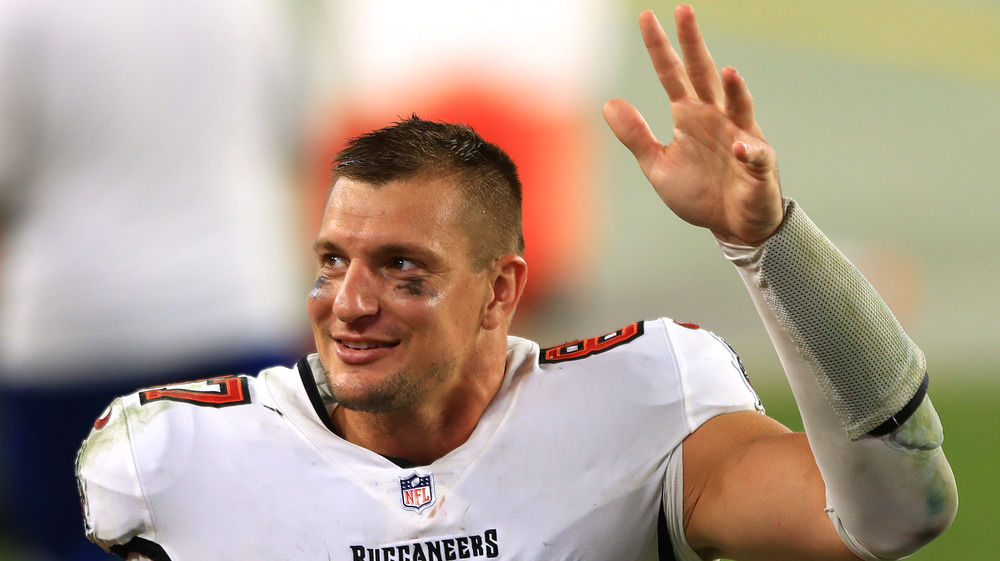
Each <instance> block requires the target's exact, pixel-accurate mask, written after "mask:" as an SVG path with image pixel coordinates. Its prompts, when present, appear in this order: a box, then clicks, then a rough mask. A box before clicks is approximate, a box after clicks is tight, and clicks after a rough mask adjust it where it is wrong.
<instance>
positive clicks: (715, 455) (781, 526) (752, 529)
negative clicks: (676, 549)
mask: <svg viewBox="0 0 1000 561" xmlns="http://www.w3.org/2000/svg"><path fill="white" fill-rule="evenodd" d="M683 459H684V522H685V534H686V536H687V539H688V543H690V544H691V547H692V548H694V549H695V550H696V551H698V553H699V554H701V556H702V557H704V558H714V557H726V558H728V559H736V560H739V561H753V560H757V559H761V560H764V559H767V560H782V559H789V560H797V559H816V560H830V561H840V560H853V559H856V558H855V557H854V556H853V555H852V554H851V553H850V551H849V550H848V549H847V548H846V546H844V544H843V543H842V542H841V541H840V537H839V536H838V535H837V531H836V529H834V526H833V523H832V522H831V521H830V519H829V517H828V516H827V514H826V498H825V486H824V484H823V479H822V477H821V476H820V473H819V469H818V468H817V467H816V462H815V460H814V459H813V455H812V452H811V450H810V449H809V443H808V441H807V440H806V436H805V434H802V433H793V432H791V431H789V430H788V429H787V428H785V427H784V426H782V425H781V424H780V423H778V422H777V421H775V420H773V419H770V418H768V417H766V416H764V415H761V414H758V413H756V412H750V411H744V412H738V413H727V414H724V415H719V416H717V417H714V418H712V419H709V420H708V421H707V422H705V423H704V424H703V425H702V426H701V427H699V428H698V429H697V430H696V431H695V432H694V433H692V434H691V435H690V436H689V437H688V438H687V439H685V441H684V454H683Z"/></svg>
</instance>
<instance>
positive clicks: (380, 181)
mask: <svg viewBox="0 0 1000 561" xmlns="http://www.w3.org/2000/svg"><path fill="white" fill-rule="evenodd" d="M341 177H346V178H348V179H352V180H356V181H363V182H365V183H369V184H371V185H372V186H373V187H375V188H379V187H382V186H384V185H385V184H387V183H389V182H390V181H397V180H406V179H413V178H417V177H436V178H441V179H444V180H453V181H455V183H456V184H457V186H458V188H459V190H460V191H461V194H462V199H463V202H464V205H463V206H464V208H463V209H461V211H462V212H461V214H462V221H463V223H464V224H465V226H466V229H467V231H468V233H469V239H470V242H471V243H470V247H471V258H472V264H473V267H474V268H476V269H482V268H484V267H486V265H488V264H489V263H490V262H492V261H493V260H494V259H496V258H497V257H500V256H502V255H507V254H510V253H515V254H517V255H522V256H523V255H524V234H523V232H522V228H521V180H520V179H519V178H518V174H517V166H515V165H514V162H513V161H512V160H511V159H510V156H508V155H507V153H506V152H504V151H503V150H502V149H500V147H498V146H496V145H495V144H492V143H490V142H487V141H486V140H484V139H483V138H482V137H481V136H479V134H478V133H476V132H475V131H474V130H473V129H472V127H470V126H468V125H465V124H462V123H445V122H440V121H428V120H424V119H421V118H420V117H417V115H415V114H414V115H413V116H411V117H410V118H408V119H403V120H400V121H397V122H395V123H393V124H392V125H390V126H387V127H384V128H381V129H377V130H374V131H371V132H369V133H366V134H363V135H361V136H358V137H356V138H354V139H352V140H350V141H349V142H348V143H347V146H346V147H345V148H344V149H343V150H341V151H340V152H338V153H337V155H336V157H335V158H334V167H333V180H332V182H331V184H330V185H331V190H332V186H333V185H334V184H335V183H336V182H337V180H338V179H339V178H341Z"/></svg>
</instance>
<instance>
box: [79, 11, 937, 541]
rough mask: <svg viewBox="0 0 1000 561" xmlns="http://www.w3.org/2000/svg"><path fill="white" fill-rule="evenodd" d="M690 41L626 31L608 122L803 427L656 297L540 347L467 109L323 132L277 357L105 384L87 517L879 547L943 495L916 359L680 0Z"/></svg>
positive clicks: (118, 529) (498, 192) (487, 161)
mask: <svg viewBox="0 0 1000 561" xmlns="http://www.w3.org/2000/svg"><path fill="white" fill-rule="evenodd" d="M675 18H676V24H677V33H678V37H679V41H680V44H681V47H682V50H683V55H684V58H683V60H682V59H681V57H680V56H679V55H678V54H677V53H675V52H674V50H673V48H672V47H671V46H670V44H669V42H667V40H666V35H665V34H664V32H663V29H662V28H661V27H660V25H659V23H658V22H657V21H656V20H655V18H654V17H653V16H652V14H651V13H648V12H647V13H644V14H643V15H642V16H641V18H640V26H641V29H642V34H643V38H644V40H645V43H646V46H647V48H648V49H649V53H650V57H651V59H652V62H653V66H654V68H655V70H656V72H657V76H658V77H659V78H660V81H661V83H662V85H663V87H664V89H665V90H666V92H667V96H668V97H669V99H670V102H671V110H672V113H673V116H674V122H675V129H674V131H673V132H674V134H673V140H672V141H671V142H670V143H669V144H663V143H661V142H659V141H658V140H657V139H656V137H655V136H654V135H653V133H652V132H651V131H650V130H649V128H648V126H647V125H646V123H645V121H644V120H643V119H642V117H641V116H640V115H639V113H638V111H636V110H635V108H633V107H632V106H631V105H629V104H627V103H626V102H624V101H621V100H613V101H611V102H609V103H608V104H607V105H606V106H605V118H606V119H607V121H608V123H609V125H610V126H611V128H612V130H613V131H614V132H615V134H616V135H617V136H618V138H619V139H620V140H621V141H622V143H623V144H624V145H625V146H626V147H627V148H628V149H629V150H631V151H632V153H633V154H634V155H635V156H636V159H637V161H638V163H639V165H640V167H641V168H642V170H643V172H644V173H645V174H646V176H647V177H648V178H649V181H650V183H651V184H652V186H653V187H654V189H656V191H657V193H658V194H659V195H660V197H661V198H662V199H663V201H664V203H665V204H666V205H667V206H668V207H669V208H670V209H671V210H672V211H673V212H674V213H675V214H677V215H678V216H679V217H680V218H682V219H684V220H686V221H687V222H690V223H692V224H694V225H696V226H701V227H705V228H708V229H709V230H711V231H712V232H713V234H714V235H715V236H716V238H717V239H718V240H719V245H720V246H721V247H722V250H723V253H724V255H725V256H726V257H727V258H728V259H730V260H731V261H732V262H733V263H734V264H735V265H736V267H737V270H738V271H739V272H740V274H741V276H742V277H743V278H744V280H745V281H746V284H747V288H748V290H749V292H750V296H751V298H752V299H753V300H754V302H755V304H756V305H757V307H758V310H759V311H760V314H761V318H762V320H763V322H764V325H765V327H766V328H767V330H768V332H769V334H770V335H771V338H772V340H773V342H774V344H775V348H776V349H777V351H778V353H779V356H780V357H781V359H782V362H783V365H784V367H785V370H786V373H787V375H788V379H789V382H790V384H791V386H792V389H793V392H794V393H795V396H796V399H797V401H798V404H799V408H800V413H801V415H802V418H803V421H804V424H805V427H806V433H805V434H796V433H792V432H791V431H789V430H788V429H786V428H785V427H783V426H781V425H780V424H779V423H777V422H776V421H774V420H772V419H770V418H768V417H767V416H765V415H764V414H763V408H762V407H761V404H760V402H759V400H758V399H757V396H756V395H755V393H754V391H753V390H752V389H751V388H750V386H749V384H748V382H747V379H746V376H745V373H744V372H743V370H742V365H741V362H740V360H739V358H738V357H737V356H736V354H735V353H734V352H733V350H732V349H731V348H730V347H729V346H728V345H727V344H726V343H725V342H724V341H723V340H722V339H720V338H719V337H717V336H715V335H714V334H712V333H710V332H708V331H705V330H702V329H700V328H699V327H698V326H695V325H691V324H683V323H678V322H674V321H671V320H669V319H666V318H659V319H655V320H648V321H637V322H635V323H632V324H630V325H628V326H625V327H622V328H621V329H618V330H615V331H612V332H609V333H607V334H604V335H600V336H597V337H590V338H586V339H581V340H577V341H573V342H570V343H566V344H563V345H558V346H555V347H551V348H547V349H540V348H539V347H538V345H537V344H535V343H533V342H531V341H527V340H525V339H520V338H517V337H514V336H511V335H509V334H508V327H509V324H510V319H511V317H512V315H513V314H514V311H515V308H516V306H517V303H518V301H519V299H520V296H521V294H522V291H523V289H524V286H525V282H526V280H527V264H526V263H525V260H524V259H523V257H522V254H523V249H524V242H523V240H522V237H521V228H520V202H521V194H520V183H519V181H518V178H517V173H516V170H515V168H514V165H513V164H512V163H511V161H510V159H509V158H508V157H507V156H506V155H505V154H504V153H503V152H502V151H501V150H500V149H499V148H497V147H496V146H494V145H492V144H490V143H488V142H486V141H484V140H483V139H482V138H480V137H479V136H478V135H477V134H476V133H475V132H473V131H472V130H471V129H469V128H468V127H465V126H462V125H455V124H447V123H435V122H429V121H424V120H421V119H419V118H417V117H413V118H410V119H406V120H403V121H400V122H398V123H395V124H393V125H391V126H389V127H386V128H383V129H380V130H377V131H373V132H371V133H369V134H367V135H364V136H362V137H359V138H357V139H354V140H353V141H351V143H350V144H349V145H348V147H347V148H345V149H344V150H343V151H342V152H340V154H339V155H338V159H337V165H336V167H335V168H334V178H333V183H332V186H331V188H330V193H329V196H328V200H327V203H326V208H325V211H324V214H323V218H322V224H321V228H320V232H319V235H318V236H317V239H316V242H315V244H314V247H315V253H316V257H317V263H318V275H317V281H316V284H315V286H314V288H313V290H312V292H311V293H310V295H309V301H308V311H309V316H310V318H311V321H312V326H313V331H314V334H315V339H316V346H317V351H318V352H317V353H316V354H313V355H310V356H308V357H305V358H303V359H302V360H301V361H300V362H299V363H298V364H297V365H296V366H295V367H294V368H285V367H275V368H271V369H268V370H265V371H263V372H261V373H260V374H258V375H256V376H232V377H226V378H217V379H211V380H205V381H200V382H192V383H188V384H179V385H177V386H171V387H167V388H154V389H148V390H143V391H140V392H138V393H136V394H134V395H131V396H126V397H124V398H121V399H120V400H117V401H116V402H115V403H113V404H112V406H111V407H110V408H109V409H108V411H106V412H105V414H103V415H102V417H101V419H100V420H99V421H98V423H97V424H96V425H95V428H94V430H93V432H92V433H91V436H90V437H89V439H88V440H87V441H86V442H85V443H84V446H83V448H82V449H81V452H80V457H79V461H78V476H79V481H80V487H81V495H82V497H83V498H84V513H85V519H86V524H87V532H88V535H89V536H90V538H91V539H92V540H94V541H95V542H96V543H98V544H100V545H101V546H102V547H104V548H105V549H107V550H109V551H112V552H114V553H116V554H118V555H120V556H122V557H126V558H128V559H153V560H154V561H163V560H174V561H185V560H196V559H241V560H242V559H302V560H316V561H320V560H329V559H345V560H347V559H350V560H352V561H409V560H414V561H427V560H439V561H441V560H448V561H451V560H455V559H492V558H497V559H539V560H542V559H545V560H553V559H567V560H568V559H574V560H577V559H593V560H607V559H615V560H640V559H656V558H659V559H679V560H682V561H696V560H699V559H716V558H719V557H726V558H730V559H737V560H756V559H771V560H774V559H778V560H781V559H789V560H797V559H813V560H831V561H836V560H849V559H857V558H862V559H872V560H877V559H895V558H900V557H903V556H906V555H908V554H910V553H912V552H913V551H916V550H917V549H918V548H920V547H921V546H923V545H924V544H926V543H927V542H928V541H930V540H931V539H933V538H934V536H936V535H938V534H939V533H940V532H942V531H943V530H944V529H945V528H946V527H947V526H948V525H949V524H950V523H951V520H952V518H953V517H954V514H955V509H956V506H957V497H956V492H955V484H954V479H953V477H952V474H951V470H950V468H949V466H948V463H947V461H946V459H945V457H944V454H943V452H942V451H941V441H942V429H941V425H940V422H939V420H938V417H937V415H936V413H935V412H934V408H933V406H932V405H931V403H930V400H929V399H928V398H927V397H926V390H927V379H928V378H927V374H926V372H925V362H924V357H923V354H922V353H921V352H920V350H919V349H918V348H917V347H916V345H914V344H913V342H912V341H910V339H909V338H908V337H907V336H906V334H905V333H904V332H903V331H902V329H901V328H900V327H899V324H898V323H897V322H896V321H895V318H894V317H893V316H892V314H891V312H890V311H889V310H888V308H886V306H885V304H884V302H883V301H882V300H881V298H879V296H878V294H876V293H875V291H874V290H873V289H872V287H871V286H870V285H869V284H868V283H867V282H865V280H864V279H863V278H862V277H861V276H860V274H859V273H858V272H857V271H856V270H855V269H854V268H853V267H851V265H850V263H848V262H847V260H846V259H845V258H844V257H843V255H842V254H840V253H839V252H838V251H837V250H836V248H834V247H833V245H832V244H831V243H830V241H829V240H828V239H826V237H825V236H823V234H822V233H821V232H820V231H819V230H818V229H817V228H816V227H815V225H813V223H812V222H811V221H809V219H808V217H806V215H805V214H804V213H803V212H802V210H801V208H800V207H799V206H798V205H797V204H796V203H795V202H794V201H791V200H789V199H783V198H782V196H781V188H780V185H779V183H778V174H777V163H776V157H775V154H774V151H773V150H772V149H771V147H770V146H769V145H768V144H767V143H766V142H765V141H764V140H763V137H762V133H761V131H760V128H759V127H758V126H757V123H756V121H755V120H754V117H753V104H752V102H751V99H750V94H749V91H748V90H747V87H746V84H745V83H744V82H743V80H742V78H740V76H739V75H738V74H737V73H736V72H735V70H733V69H731V68H724V69H723V70H722V71H721V72H720V71H717V70H716V68H715V65H714V63H713V62H712V60H711V57H710V55H709V54H708V51H707V49H706V47H705V45H704V42H703V41H702V38H701V35H700V33H699V32H698V28H697V26H696V24H695V20H694V14H693V12H692V10H691V9H690V8H689V7H686V6H682V7H680V8H678V9H677V11H676V12H675Z"/></svg>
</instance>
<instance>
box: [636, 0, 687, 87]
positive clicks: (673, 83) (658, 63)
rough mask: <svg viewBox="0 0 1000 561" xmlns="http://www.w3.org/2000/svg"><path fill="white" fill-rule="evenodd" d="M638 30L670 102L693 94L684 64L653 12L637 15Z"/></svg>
mask: <svg viewBox="0 0 1000 561" xmlns="http://www.w3.org/2000/svg"><path fill="white" fill-rule="evenodd" d="M639 30H640V31H641V32H642V42H643V43H645V44H646V51H647V52H649V60H650V61H652V63H653V69H654V70H656V77H657V78H658V79H659V80H660V84H661V85H663V89H664V90H666V92H667V97H669V98H670V101H679V100H681V99H684V98H685V97H687V96H688V93H689V92H693V91H694V90H692V89H691V84H690V82H689V81H688V78H687V73H686V72H685V70H684V63H683V62H682V61H681V57H679V56H677V51H675V50H674V48H673V47H672V46H670V39H669V38H667V33H666V32H665V31H663V26H661V25H660V22H659V20H657V19H656V16H655V15H654V14H653V12H651V11H649V10H646V11H645V12H643V13H641V14H639Z"/></svg>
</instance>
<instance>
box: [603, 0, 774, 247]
mask: <svg viewBox="0 0 1000 561" xmlns="http://www.w3.org/2000/svg"><path fill="white" fill-rule="evenodd" d="M674 18H675V22H676V25H677V37H678V41H679V43H680V47H681V51H682V52H683V54H684V60H683V61H682V60H681V58H680V57H679V56H678V55H677V53H676V52H675V51H674V49H673V48H672V47H671V45H670V41H669V39H668V38H667V34H666V33H665V32H664V31H663V27H661V26H660V23H659V21H657V19H656V16H654V15H653V13H652V12H649V11H646V12H643V13H642V14H641V15H640V16H639V27H640V29H641V30H642V39H643V42H645V44H646V49H647V50H648V51H649V58H650V60H651V61H652V63H653V68H654V69H655V70H656V76H657V78H659V80H660V84H662V85H663V89H664V90H666V92H667V97H669V98H670V111H671V114H672V115H673V120H674V136H673V140H672V141H671V142H670V144H663V143H662V142H660V141H659V140H658V139H657V138H656V136H655V135H654V134H653V132H652V131H651V130H650V128H649V125H648V124H647V123H646V121H645V119H643V117H642V115H641V114H640V113H639V111H638V110H637V109H636V108H635V107H633V106H632V105H630V104H629V103H628V102H626V101H624V100H621V99H613V100H611V101H609V102H608V103H607V104H605V106H604V118H605V120H606V121H607V122H608V125H610V126H611V129H612V130H613V131H614V133H615V136H617V137H618V139H619V140H620V141H621V142H622V144H624V145H625V146H626V147H627V148H628V149H629V150H630V151H631V152H632V154H633V155H634V156H635V158H636V160H637V161H638V162H639V167H640V168H641V169H642V171H643V173H644V174H646V177H647V178H648V179H649V182H650V183H651V184H652V185H653V188H654V189H656V192H657V194H659V195H660V198H661V199H663V202H665V203H666V204H667V206H668V207H670V209H671V210H672V211H674V213H675V214H677V216H679V217H680V218H682V219H684V220H685V221H687V222H689V223H691V224H694V225H695V226H701V227H704V228H708V229H709V230H711V231H712V233H714V234H715V236H716V237H718V238H719V239H721V240H723V241H727V242H730V243H735V244H740V245H757V244H759V243H761V242H762V241H763V240H765V239H766V238H767V237H768V236H770V235H771V234H772V233H773V232H774V230H775V229H777V227H778V225H779V224H780V223H781V220H782V217H783V205H782V201H781V187H780V184H779V181H778V164H777V157H776V155H775V153H774V150H773V149H772V148H771V146H770V145H769V144H768V143H767V142H766V141H765V140H764V138H763V133H762V132H761V130H760V127H759V126H758V125H757V121H756V120H755V119H754V110H753V99H752V98H751V96H750V90H749V89H748V88H747V85H746V82H744V81H743V78H742V77H741V76H740V75H739V73H737V72H736V70H735V69H733V68H731V67H726V68H723V69H722V71H721V72H719V71H718V70H716V67H715V63H714V62H713V61H712V56H711V54H710V53H709V52H708V48H707V47H706V46H705V41H704V39H703V38H702V36H701V32H700V31H699V30H698V24H697V22H696V21H695V16H694V10H693V9H692V8H691V7H690V6H678V7H677V9H676V10H675V11H674Z"/></svg>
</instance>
